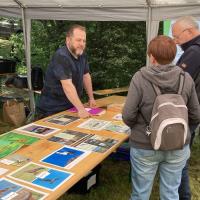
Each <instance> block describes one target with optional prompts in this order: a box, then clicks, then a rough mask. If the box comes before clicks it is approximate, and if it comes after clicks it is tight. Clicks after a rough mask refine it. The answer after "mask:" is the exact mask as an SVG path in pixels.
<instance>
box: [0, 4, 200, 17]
mask: <svg viewBox="0 0 200 200" xmlns="http://www.w3.org/2000/svg"><path fill="white" fill-rule="evenodd" d="M21 7H22V8H24V11H25V16H26V18H29V19H56V20H85V21H86V20H88V21H146V20H147V19H148V10H149V8H151V10H152V20H158V21H160V20H165V19H168V18H176V17H179V16H182V15H193V16H199V9H200V0H176V1H175V0H120V1H116V0H1V1H0V16H13V17H21V9H20V8H21Z"/></svg>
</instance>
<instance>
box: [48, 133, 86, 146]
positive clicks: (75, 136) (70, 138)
mask: <svg viewBox="0 0 200 200" xmlns="http://www.w3.org/2000/svg"><path fill="white" fill-rule="evenodd" d="M89 136H90V134H87V133H81V132H78V131H72V130H65V131H63V132H62V133H58V134H56V135H54V136H53V137H51V138H49V139H48V140H50V141H52V142H58V143H60V144H63V145H69V146H70V145H73V144H75V143H77V142H79V141H80V140H82V139H84V138H86V137H89Z"/></svg>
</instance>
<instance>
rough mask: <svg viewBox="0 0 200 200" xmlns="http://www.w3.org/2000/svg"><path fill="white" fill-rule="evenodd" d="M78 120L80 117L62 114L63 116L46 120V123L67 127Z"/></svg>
mask: <svg viewBox="0 0 200 200" xmlns="http://www.w3.org/2000/svg"><path fill="white" fill-rule="evenodd" d="M78 119H79V118H78V117H73V116H68V115H65V114H61V115H57V116H54V117H52V118H49V119H46V120H44V122H49V123H52V124H58V125H67V124H69V123H71V122H74V121H76V120H78Z"/></svg>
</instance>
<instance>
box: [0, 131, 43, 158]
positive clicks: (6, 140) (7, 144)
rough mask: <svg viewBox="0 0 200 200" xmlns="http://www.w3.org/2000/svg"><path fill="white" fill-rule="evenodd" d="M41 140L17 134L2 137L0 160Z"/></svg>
mask: <svg viewBox="0 0 200 200" xmlns="http://www.w3.org/2000/svg"><path fill="white" fill-rule="evenodd" d="M38 140H39V139H38V138H35V137H31V136H28V135H23V134H19V133H15V132H8V133H5V134H3V135H1V136H0V158H3V157H5V156H7V155H9V154H11V153H14V152H15V151H17V150H18V149H20V148H21V147H23V146H24V145H30V144H32V143H34V142H37V141H38Z"/></svg>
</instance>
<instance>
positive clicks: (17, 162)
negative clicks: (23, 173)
mask: <svg viewBox="0 0 200 200" xmlns="http://www.w3.org/2000/svg"><path fill="white" fill-rule="evenodd" d="M30 161H31V159H30V158H28V157H26V156H24V155H20V154H11V155H9V156H7V157H6V158H4V159H1V160H0V162H1V163H3V164H5V165H14V166H17V167H21V166H23V165H25V164H26V163H28V162H30Z"/></svg>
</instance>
